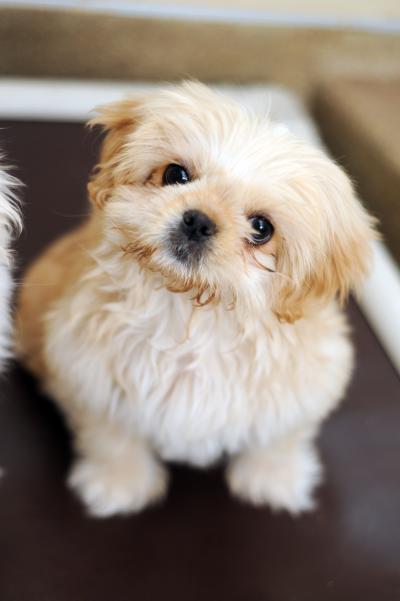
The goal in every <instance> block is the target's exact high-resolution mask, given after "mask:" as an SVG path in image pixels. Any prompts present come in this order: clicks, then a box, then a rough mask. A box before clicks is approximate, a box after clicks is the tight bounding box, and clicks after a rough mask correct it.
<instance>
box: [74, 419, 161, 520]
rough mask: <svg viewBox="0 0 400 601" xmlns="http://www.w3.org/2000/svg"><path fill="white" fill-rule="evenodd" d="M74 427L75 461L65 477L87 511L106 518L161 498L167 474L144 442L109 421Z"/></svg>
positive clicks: (131, 511)
mask: <svg viewBox="0 0 400 601" xmlns="http://www.w3.org/2000/svg"><path fill="white" fill-rule="evenodd" d="M85 421H86V423H85V426H84V427H82V424H80V425H79V427H78V433H77V436H76V448H77V451H78V455H79V457H80V458H79V459H77V460H76V461H75V463H74V464H73V466H72V470H71V473H70V476H69V479H68V484H69V485H70V486H71V488H73V489H74V490H75V491H76V492H77V493H78V495H79V497H80V498H81V499H82V501H83V502H84V503H85V505H86V507H87V510H88V512H89V514H91V515H93V516H97V517H107V516H110V515H114V514H119V513H121V514H126V513H133V512H137V511H140V510H141V509H143V508H144V507H146V506H147V505H149V504H151V503H154V502H155V501H157V500H159V499H161V498H162V497H163V496H164V494H165V492H166V490H167V482H168V474H167V471H166V470H165V469H164V467H163V466H162V465H161V464H160V462H159V461H158V460H157V459H156V457H155V456H154V455H153V453H152V451H151V449H150V448H149V446H148V445H147V444H146V443H145V441H143V440H140V439H139V438H134V437H132V438H131V437H129V436H128V435H127V433H124V432H122V430H121V429H120V428H117V427H116V426H115V425H113V424H110V423H109V422H102V423H101V424H99V422H98V421H97V420H96V421H95V422H93V423H90V424H89V425H88V424H87V420H85Z"/></svg>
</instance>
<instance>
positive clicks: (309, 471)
mask: <svg viewBox="0 0 400 601" xmlns="http://www.w3.org/2000/svg"><path fill="white" fill-rule="evenodd" d="M321 474H322V469H321V465H320V463H319V460H318V457H317V454H316V452H315V451H314V449H313V448H312V446H311V445H310V446H304V447H300V448H297V449H296V450H291V451H290V452H288V453H287V454H283V455H282V454H281V452H279V453H274V451H271V452H267V451H263V452H247V453H243V454H242V455H239V456H238V457H236V458H235V459H233V460H232V461H231V463H230V465H229V466H228V471H227V482H228V486H229V488H230V490H231V492H232V493H233V494H234V495H236V496H238V497H239V498H241V499H243V500H245V501H249V502H250V503H252V504H253V505H269V506H270V507H271V509H273V510H286V511H289V512H290V513H291V514H293V515H296V514H299V513H301V512H303V511H310V510H312V509H314V507H315V502H314V500H313V496H312V495H313V490H314V488H315V486H316V485H317V484H318V483H319V482H320V480H321Z"/></svg>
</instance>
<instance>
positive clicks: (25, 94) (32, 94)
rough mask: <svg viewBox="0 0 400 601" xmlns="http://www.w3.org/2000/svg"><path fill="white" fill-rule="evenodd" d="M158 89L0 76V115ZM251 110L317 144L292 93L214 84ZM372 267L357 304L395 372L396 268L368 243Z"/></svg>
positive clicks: (62, 114) (51, 111) (399, 309)
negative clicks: (267, 113) (262, 112)
mask: <svg viewBox="0 0 400 601" xmlns="http://www.w3.org/2000/svg"><path fill="white" fill-rule="evenodd" d="M154 87H157V84H149V83H144V82H140V83H133V84H129V83H126V82H124V83H122V82H121V83H118V82H112V83H111V82H90V83H89V82H76V81H57V80H47V81H46V80H22V79H21V80H20V79H0V119H17V120H18V119H25V120H46V121H70V122H84V121H86V120H87V119H88V118H89V116H90V111H91V110H92V109H93V107H95V106H97V105H100V104H104V103H105V102H110V101H112V100H116V99H117V98H121V96H123V95H127V94H129V93H131V94H134V93H138V92H144V91H148V90H150V89H153V88H154ZM216 88H218V89H219V90H220V91H223V92H226V93H228V94H229V95H231V96H233V97H234V98H235V99H236V100H238V101H240V102H242V103H243V104H245V105H247V106H249V107H250V108H252V109H253V110H256V111H264V112H265V111H267V110H268V109H269V106H270V108H271V115H272V117H273V118H275V119H276V120H279V121H282V122H284V123H285V124H286V125H287V126H288V127H289V128H290V129H292V130H293V131H294V132H295V133H296V134H297V135H299V136H300V137H303V138H305V139H307V140H308V141H310V142H312V143H314V144H317V145H318V144H321V142H320V140H319V138H318V134H317V132H316V129H315V127H314V125H313V123H312V121H311V120H310V118H309V117H308V115H307V114H306V113H305V112H304V110H303V109H302V107H301V105H300V103H299V102H298V100H297V99H296V97H295V95H292V94H290V93H289V92H286V91H284V90H282V89H281V88H279V87H276V86H268V85H265V86H263V85H260V86H216ZM0 135H1V134H0ZM373 253H374V267H373V270H372V273H371V275H370V277H369V278H368V280H367V282H366V283H365V285H364V287H363V289H362V291H361V294H360V298H359V304H360V306H361V308H362V310H363V312H364V314H365V315H366V317H367V319H368V321H369V323H370V324H371V327H372V328H373V329H374V331H375V333H376V335H377V336H378V338H379V340H380V341H381V343H382V346H383V347H384V348H385V350H386V352H387V353H388V355H389V357H390V358H391V359H392V362H393V364H394V365H395V367H396V368H397V370H398V371H399V373H400V271H399V268H398V266H397V264H396V263H395V262H394V261H393V259H392V258H391V256H390V255H389V253H388V251H387V250H386V248H385V246H384V245H383V244H382V243H381V242H375V243H374V245H373Z"/></svg>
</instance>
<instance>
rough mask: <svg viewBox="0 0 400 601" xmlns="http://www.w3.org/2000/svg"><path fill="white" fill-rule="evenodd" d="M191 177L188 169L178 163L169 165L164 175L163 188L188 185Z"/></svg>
mask: <svg viewBox="0 0 400 601" xmlns="http://www.w3.org/2000/svg"><path fill="white" fill-rule="evenodd" d="M188 182H190V176H189V174H188V172H187V171H186V169H185V168H184V167H182V166H181V165H177V164H176V163H171V164H170V165H168V166H167V167H166V169H165V171H164V173H163V178H162V184H163V186H174V185H175V184H187V183H188Z"/></svg>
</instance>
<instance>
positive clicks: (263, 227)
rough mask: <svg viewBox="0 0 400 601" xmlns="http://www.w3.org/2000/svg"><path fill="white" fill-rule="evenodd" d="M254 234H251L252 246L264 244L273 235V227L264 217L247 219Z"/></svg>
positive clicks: (258, 216)
mask: <svg viewBox="0 0 400 601" xmlns="http://www.w3.org/2000/svg"><path fill="white" fill-rule="evenodd" d="M249 221H250V223H251V227H252V228H253V230H254V232H253V233H252V234H251V241H252V242H253V244H265V243H266V242H268V241H269V240H271V238H272V236H273V235H274V226H273V225H272V223H271V222H270V221H269V220H268V219H267V218H266V217H264V215H253V216H252V217H249Z"/></svg>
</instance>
